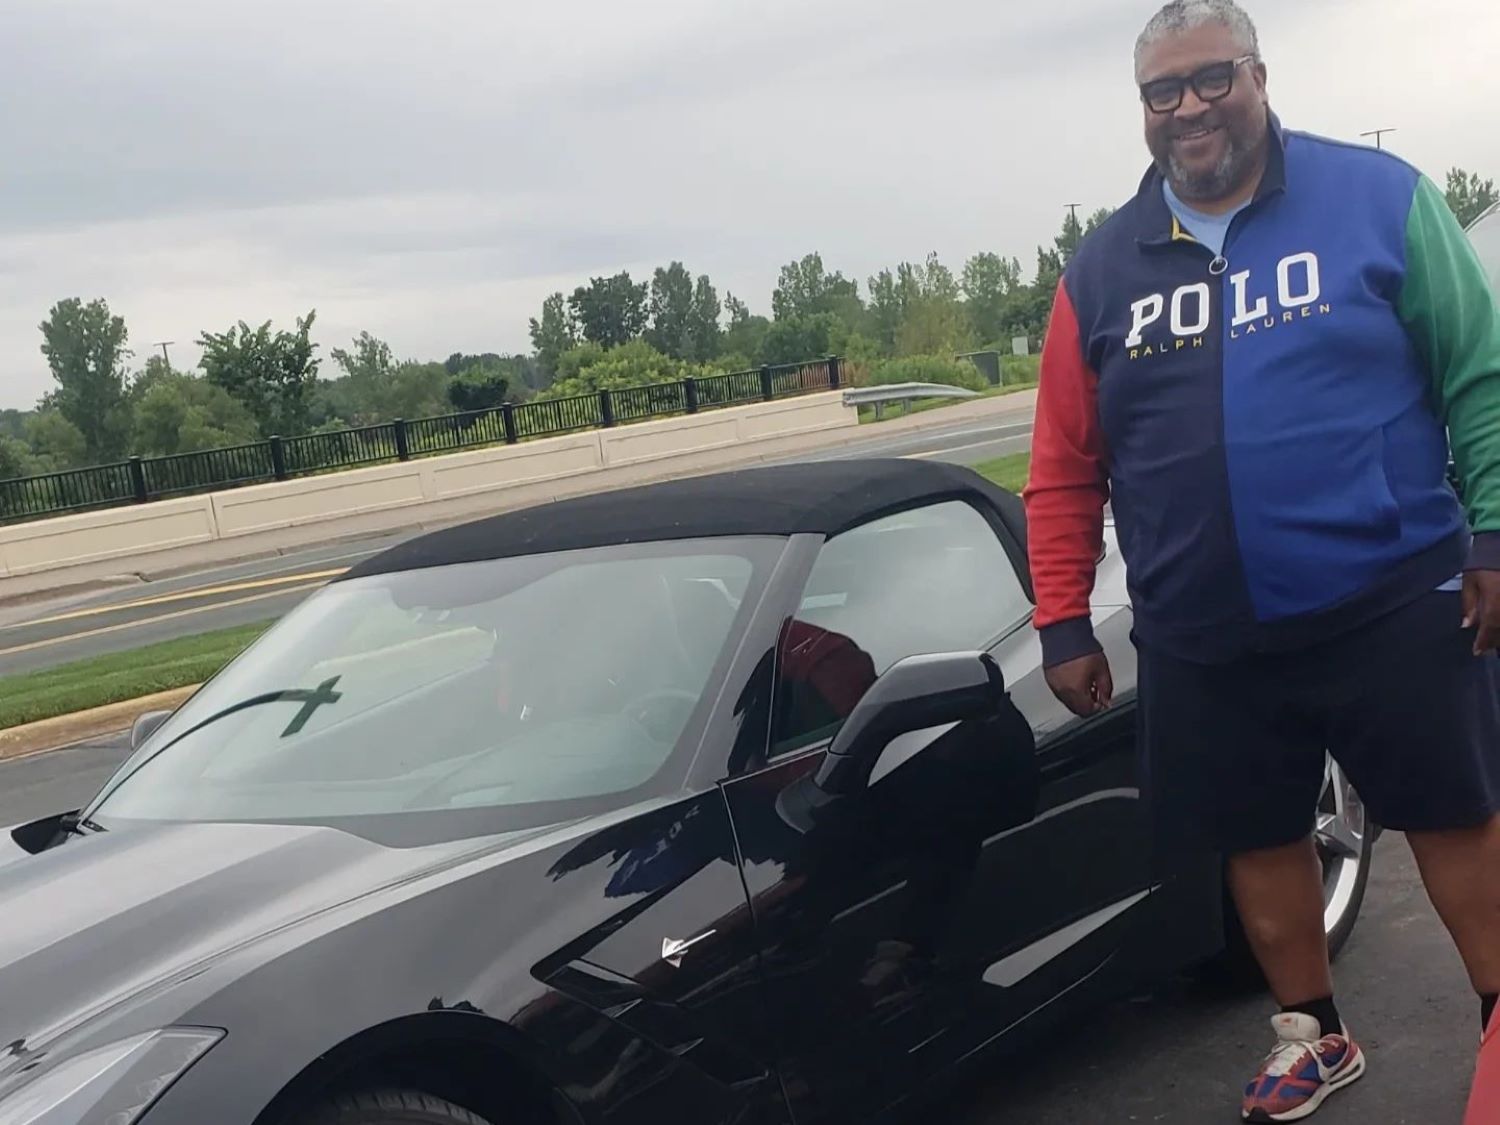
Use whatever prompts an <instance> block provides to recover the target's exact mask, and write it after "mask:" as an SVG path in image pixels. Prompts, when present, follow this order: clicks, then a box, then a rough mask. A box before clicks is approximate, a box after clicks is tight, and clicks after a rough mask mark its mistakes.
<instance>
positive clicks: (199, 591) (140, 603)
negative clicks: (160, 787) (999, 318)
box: [0, 410, 1031, 676]
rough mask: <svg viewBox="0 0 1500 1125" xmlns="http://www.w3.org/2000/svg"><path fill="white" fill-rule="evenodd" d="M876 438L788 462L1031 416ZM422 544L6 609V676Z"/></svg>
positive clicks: (1004, 449) (978, 438)
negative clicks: (372, 557) (362, 560)
mask: <svg viewBox="0 0 1500 1125" xmlns="http://www.w3.org/2000/svg"><path fill="white" fill-rule="evenodd" d="M872 430H873V431H874V432H872V435H871V437H870V438H869V439H868V440H862V441H858V442H855V443H853V444H850V445H845V446H840V447H837V448H833V449H826V450H819V451H816V452H814V453H810V454H805V455H802V456H799V457H793V458H786V459H785V462H794V461H823V460H835V459H838V460H842V459H847V458H851V457H871V456H875V457H923V458H931V459H934V460H941V461H948V462H952V463H955V464H977V463H979V462H981V461H987V460H990V459H992V458H995V457H1002V456H1006V455H1007V454H1011V453H1022V452H1025V451H1026V450H1027V449H1028V448H1029V447H1030V444H1031V412H1030V411H1029V410H1027V411H1023V412H1015V413H1009V414H1006V415H1004V416H1002V417H997V418H993V419H985V420H983V421H980V420H972V419H971V420H969V421H966V422H962V423H958V424H955V425H952V426H944V427H940V428H937V429H933V430H924V431H921V432H910V431H908V432H904V433H900V434H896V435H890V434H886V435H881V434H880V433H879V428H878V426H877V427H872ZM785 462H783V463H785ZM412 534H415V533H414V532H400V533H390V534H384V535H379V536H374V537H371V538H368V539H360V540H353V541H346V542H343V543H338V544H330V545H327V546H323V547H318V548H312V549H308V550H305V551H299V552H296V553H288V554H285V555H281V556H279V557H277V558H273V559H260V560H256V561H251V562H244V563H238V564H234V565H228V566H219V567H213V568H209V569H205V570H200V571H195V572H194V573H192V574H190V575H185V576H182V577H176V578H169V579H161V580H157V581H153V582H149V583H145V584H137V585H131V586H127V587H120V588H116V589H113V590H107V591H104V592H96V593H91V594H88V595H84V596H78V597H73V598H70V599H67V600H60V601H52V602H47V603H36V604H32V605H22V606H11V607H3V608H0V676H13V675H17V674H20V673H23V672H32V671H37V670H40V669H44V668H51V667H54V666H56V665H58V664H66V663H68V662H70V661H74V660H82V659H84V658H86V657H90V656H98V655H102V654H105V653H111V652H128V651H130V650H132V649H136V648H140V647H141V646H143V645H149V644H153V643H155V642H158V641H165V640H171V639H173V638H176V637H187V636H194V635H197V634H199V633H207V632H212V631H214V630H218V629H227V628H232V627H234V626H237V625H249V624H255V623H258V622H263V621H273V620H275V619H277V618H279V617H281V616H282V615H284V614H285V613H286V612H287V611H288V610H290V609H291V608H292V607H293V606H295V605H297V604H298V603H299V602H301V601H302V600H303V599H304V598H306V597H307V596H308V594H310V593H312V591H314V590H316V589H317V588H318V587H319V586H321V585H323V584H324V583H325V582H327V581H328V580H329V579H330V578H332V577H333V576H334V575H336V574H338V573H340V572H342V571H343V570H344V569H345V568H347V567H349V566H352V565H354V564H355V563H357V562H358V561H360V560H361V559H365V558H368V557H370V556H371V555H374V554H377V553H379V552H380V551H383V550H385V549H386V548H388V547H391V546H394V545H395V544H397V543H400V542H402V541H403V540H405V539H407V538H409V537H410V536H411V535H412Z"/></svg>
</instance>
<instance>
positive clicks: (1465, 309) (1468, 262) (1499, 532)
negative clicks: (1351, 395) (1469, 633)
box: [1398, 176, 1500, 570]
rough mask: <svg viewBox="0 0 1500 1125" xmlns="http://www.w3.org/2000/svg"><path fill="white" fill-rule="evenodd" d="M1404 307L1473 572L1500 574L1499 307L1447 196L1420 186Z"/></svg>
mask: <svg viewBox="0 0 1500 1125" xmlns="http://www.w3.org/2000/svg"><path fill="white" fill-rule="evenodd" d="M1398 307H1399V310H1400V315H1401V319H1402V321H1403V322H1404V323H1405V324H1406V328H1407V331H1408V332H1409V333H1410V335H1411V338H1412V340H1413V342H1414V343H1415V344H1416V346H1417V349H1418V351H1419V352H1420V353H1421V355H1422V357H1423V359H1425V360H1426V362H1427V367H1428V370H1429V371H1430V372H1431V373H1432V380H1433V390H1434V401H1435V403H1436V404H1437V408H1438V411H1439V416H1440V417H1441V418H1442V420H1443V422H1444V424H1445V425H1447V427H1448V441H1449V444H1450V446H1451V448H1452V450H1453V462H1454V466H1455V468H1456V469H1457V470H1458V479H1459V481H1460V482H1461V483H1462V485H1463V493H1464V503H1465V506H1466V507H1467V508H1468V514H1469V524H1470V526H1471V527H1472V528H1473V530H1474V533H1475V536H1474V548H1473V551H1472V553H1471V555H1470V559H1469V564H1468V567H1467V569H1470V570H1500V308H1497V307H1496V305H1495V295H1494V292H1493V291H1492V290H1491V288H1490V283H1489V279H1488V278H1487V277H1486V276H1485V273H1484V267H1483V266H1482V265H1481V264H1480V262H1479V256H1478V255H1477V254H1476V253H1475V252H1474V246H1473V244H1472V243H1471V242H1470V241H1469V239H1468V236H1467V235H1465V234H1464V232H1463V228H1462V227H1460V226H1459V223H1458V219H1457V218H1455V217H1454V214H1453V212H1452V211H1451V210H1450V209H1449V207H1448V203H1447V201H1446V200H1445V199H1444V198H1443V195H1442V193H1441V192H1440V191H1439V190H1438V188H1437V185H1436V184H1434V183H1433V182H1432V181H1431V180H1430V179H1428V178H1427V177H1426V176H1423V177H1421V178H1420V180H1419V181H1418V183H1417V191H1416V195H1415V197H1414V198H1413V200H1412V205H1411V212H1410V214H1409V215H1408V217H1407V224H1406V280H1405V282H1404V283H1403V285H1402V289H1401V299H1400V303H1399V306H1398Z"/></svg>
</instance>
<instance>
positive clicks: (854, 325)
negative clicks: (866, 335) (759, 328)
mask: <svg viewBox="0 0 1500 1125" xmlns="http://www.w3.org/2000/svg"><path fill="white" fill-rule="evenodd" d="M819 313H832V314H833V315H834V316H836V317H838V318H839V320H841V321H842V322H843V323H844V325H845V327H846V328H847V329H848V331H850V332H855V331H858V330H859V328H860V327H861V326H862V325H861V322H862V321H863V319H864V313H865V308H864V303H863V302H862V301H861V300H860V299H859V285H858V284H857V283H856V282H853V281H850V280H849V279H848V278H846V277H845V276H844V275H843V274H841V273H828V272H827V270H825V269H824V268H823V256H822V255H821V254H817V253H813V254H808V255H807V256H806V257H804V258H802V259H801V260H800V261H796V262H790V263H788V264H787V265H785V266H782V267H781V276H780V278H779V279H778V281H777V283H776V291H775V292H774V293H772V294H771V314H772V316H773V317H774V318H775V319H777V320H789V319H792V318H794V317H808V316H816V315H818V314H819Z"/></svg>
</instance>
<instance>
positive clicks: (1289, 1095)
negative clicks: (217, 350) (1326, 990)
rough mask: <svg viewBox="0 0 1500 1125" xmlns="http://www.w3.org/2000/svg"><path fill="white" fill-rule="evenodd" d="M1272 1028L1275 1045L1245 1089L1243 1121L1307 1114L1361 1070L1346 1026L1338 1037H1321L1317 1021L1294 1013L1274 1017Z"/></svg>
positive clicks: (1293, 1118) (1296, 1117)
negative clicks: (1274, 1030) (1274, 1034)
mask: <svg viewBox="0 0 1500 1125" xmlns="http://www.w3.org/2000/svg"><path fill="white" fill-rule="evenodd" d="M1271 1026H1272V1027H1274V1028H1275V1029H1276V1038H1277V1044H1276V1048H1275V1049H1274V1050H1273V1051H1272V1052H1271V1053H1270V1054H1269V1055H1267V1056H1266V1061H1265V1062H1264V1063H1262V1064H1261V1068H1260V1073H1259V1074H1257V1075H1256V1076H1255V1079H1254V1080H1253V1081H1252V1082H1251V1083H1250V1085H1248V1086H1246V1087H1245V1105H1244V1110H1243V1112H1242V1116H1243V1117H1244V1119H1245V1120H1246V1121H1261V1122H1267V1121H1301V1120H1302V1119H1303V1118H1304V1117H1311V1116H1312V1115H1313V1114H1314V1113H1316V1112H1317V1111H1318V1107H1319V1106H1320V1105H1322V1104H1323V1100H1324V1099H1325V1098H1327V1097H1328V1095H1329V1094H1331V1093H1333V1092H1334V1091H1335V1090H1341V1089H1343V1088H1344V1087H1345V1086H1347V1085H1349V1083H1351V1082H1353V1081H1354V1080H1355V1079H1357V1078H1358V1077H1359V1076H1360V1075H1362V1074H1363V1073H1364V1072H1365V1055H1364V1052H1363V1051H1361V1050H1360V1049H1359V1047H1358V1046H1357V1045H1356V1044H1355V1042H1354V1040H1353V1039H1351V1038H1349V1032H1348V1029H1347V1028H1345V1029H1344V1033H1343V1034H1342V1035H1323V1036H1320V1035H1319V1032H1321V1031H1322V1030H1323V1029H1322V1027H1320V1026H1319V1024H1318V1021H1317V1020H1316V1019H1314V1018H1313V1017H1312V1016H1305V1015H1302V1014H1300V1013H1297V1012H1286V1013H1283V1014H1281V1015H1279V1016H1275V1017H1273V1018H1272V1020H1271Z"/></svg>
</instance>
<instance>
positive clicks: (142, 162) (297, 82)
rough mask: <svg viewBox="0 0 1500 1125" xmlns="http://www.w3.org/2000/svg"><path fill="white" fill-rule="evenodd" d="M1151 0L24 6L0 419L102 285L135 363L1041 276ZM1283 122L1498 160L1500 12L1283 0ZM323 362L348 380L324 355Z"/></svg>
mask: <svg viewBox="0 0 1500 1125" xmlns="http://www.w3.org/2000/svg"><path fill="white" fill-rule="evenodd" d="M1155 6H1156V5H1155V4H1154V3H1150V2H1147V3H1137V2H1135V0H923V2H921V3H882V2H880V0H548V2H545V3H543V2H540V0H527V2H524V3H523V2H520V0H483V2H481V0H257V2H256V3H253V4H247V3H243V2H233V3H231V2H229V0H148V2H143V0H4V2H3V3H0V74H3V75H4V80H5V86H6V87H7V93H6V96H7V101H8V105H7V107H6V110H5V112H4V113H3V114H0V154H3V164H0V406H29V405H31V404H33V403H34V401H35V399H36V398H37V396H38V395H39V394H40V393H42V392H43V391H45V390H46V389H47V387H48V386H49V384H50V378H49V376H48V375H47V371H46V367H45V364H44V362H43V360H42V356H41V353H40V351H39V350H38V346H39V344H40V342H41V335H40V333H39V332H38V330H37V325H38V324H39V323H40V322H41V321H42V319H43V318H44V317H45V316H46V314H47V311H48V309H49V308H50V307H51V305H52V304H53V302H54V301H56V300H58V299H60V298H63V297H68V296H79V297H82V298H84V299H89V298H92V297H96V296H103V297H105V298H107V299H108V301H109V303H110V305H111V307H112V308H113V309H114V310H115V311H116V312H117V313H119V314H121V315H123V316H124V317H125V318H126V322H127V324H128V327H129V329H130V337H131V344H132V346H133V348H134V349H135V351H136V359H135V364H136V365H139V364H140V363H143V362H144V360H145V357H146V355H147V354H149V352H150V349H151V345H152V343H153V342H154V341H157V340H162V339H167V340H175V341H177V343H176V345H175V347H174V348H173V350H172V359H173V362H174V364H175V365H178V366H181V365H184V364H191V363H195V362H196V361H197V358H198V354H197V348H196V347H195V346H194V345H193V341H195V340H196V339H197V337H198V335H199V333H200V332H201V331H203V330H204V329H212V330H216V331H217V330H222V329H224V328H227V327H229V326H230V325H231V324H233V323H234V322H235V321H237V320H240V319H244V320H247V321H249V322H251V323H252V324H256V323H259V322H261V321H263V320H266V319H272V320H274V321H275V322H276V323H277V324H278V325H280V326H286V327H290V326H291V323H292V320H293V318H294V317H295V316H297V315H299V314H302V313H305V312H306V311H307V310H308V309H309V308H312V307H316V308H317V310H318V327H317V330H316V338H317V339H318V340H319V341H320V342H321V343H322V344H323V348H324V351H323V354H324V355H325V357H326V355H327V351H328V349H330V348H331V347H334V346H338V345H341V344H344V343H346V342H347V341H348V339H349V338H350V337H352V336H354V335H355V334H356V333H357V332H359V331H360V330H361V329H368V330H369V331H370V332H372V333H374V334H375V335H377V336H380V337H383V338H384V339H386V340H387V341H389V342H390V344H391V345H392V347H393V348H394V349H395V351H396V352H397V354H398V355H399V356H402V357H411V358H421V359H427V358H442V357H444V356H446V355H447V354H448V353H450V352H453V351H513V350H525V349H528V348H529V341H528V338H527V332H526V322H527V318H528V317H529V316H532V315H534V314H535V313H536V312H537V310H538V308H539V306H540V304H541V301H542V299H543V298H544V297H545V296H546V295H547V294H548V293H549V292H552V291H554V290H557V289H563V290H565V291H571V290H572V288H573V287H574V286H575V285H577V284H579V283H581V282H583V281H585V280H586V279H587V278H588V277H589V276H590V275H594V274H603V273H613V272H616V271H618V270H620V269H622V268H626V269H629V270H631V271H632V272H633V273H634V274H635V275H636V276H637V278H641V277H649V275H650V271H651V269H652V268H653V267H655V266H657V265H662V264H665V263H667V262H668V261H670V260H672V259H680V260H682V261H684V262H685V263H686V264H687V266H688V268H689V269H691V270H692V271H693V272H694V273H700V272H706V273H708V274H710V275H711V276H712V278H713V280H714V281H715V283H716V284H717V285H718V287H719V291H720V294H721V296H722V295H723V293H724V291H725V290H726V289H727V290H731V291H733V292H734V293H735V294H736V295H738V296H740V297H741V298H743V299H745V300H747V301H748V302H749V304H750V306H751V308H752V309H754V310H756V311H760V312H766V313H769V305H770V292H771V289H772V287H773V286H774V284H775V279H776V273H777V269H778V267H779V266H780V265H781V264H782V263H783V262H786V261H788V260H790V259H792V258H794V257H799V256H801V255H802V254H804V253H806V252H808V251H810V250H814V249H816V250H820V251H821V252H822V254H823V257H824V261H825V263H827V264H828V266H829V267H830V268H836V269H840V270H843V271H844V272H845V273H846V274H847V275H849V276H852V277H855V278H857V279H858V280H859V281H860V285H861V291H863V290H864V287H865V282H866V279H867V278H868V277H869V276H870V274H871V273H873V272H875V271H876V270H878V269H880V268H881V267H882V266H886V265H894V264H895V263H896V262H898V261H900V260H902V259H911V260H919V259H920V258H922V257H923V256H925V255H926V254H927V252H928V251H931V250H935V251H937V252H938V253H939V254H940V255H942V257H943V258H944V260H945V261H947V262H948V263H949V264H950V265H951V266H953V268H954V269H955V270H957V269H958V268H960V267H961V265H962V262H963V260H964V259H965V258H966V257H967V256H968V255H970V254H972V253H974V252H976V251H979V250H995V251H999V252H1001V253H1004V254H1007V255H1015V256H1017V257H1019V258H1020V259H1021V261H1022V264H1023V267H1024V268H1025V269H1026V270H1027V271H1028V273H1029V271H1030V270H1031V269H1032V267H1033V265H1034V262H1035V247H1036V244H1037V243H1038V242H1041V241H1045V240H1047V239H1049V238H1050V237H1051V236H1052V234H1054V233H1055V232H1056V230H1057V228H1058V225H1059V222H1060V219H1061V216H1062V215H1063V204H1064V203H1068V202H1080V203H1082V204H1083V205H1084V206H1085V207H1086V208H1088V209H1089V210H1092V209H1093V208H1095V207H1098V206H1103V205H1116V204H1118V203H1119V202H1121V201H1122V200H1123V199H1124V198H1125V197H1127V196H1128V195H1129V194H1130V193H1131V192H1132V191H1133V190H1134V187H1135V184H1136V182H1137V180H1138V179H1139V176H1140V174H1141V172H1142V170H1143V168H1144V166H1145V159H1146V158H1145V150H1144V147H1143V145H1142V142H1141V139H1140V122H1139V114H1140V108H1139V103H1138V102H1137V101H1136V100H1135V97H1134V91H1133V88H1132V85H1131V78H1132V74H1131V57H1130V56H1131V47H1132V44H1133V42H1134V38H1135V35H1136V33H1137V32H1138V31H1139V29H1140V27H1141V25H1142V24H1144V22H1145V20H1146V19H1147V18H1148V17H1149V16H1150V14H1151V12H1152V11H1153V10H1154V9H1155ZM1251 14H1252V15H1253V16H1255V17H1256V19H1257V21H1258V23H1259V24H1260V31H1261V44H1262V49H1263V51H1264V52H1265V55H1266V58H1267V62H1268V65H1269V67H1270V72H1271V78H1270V82H1271V98H1272V105H1273V106H1274V107H1275V108H1276V109H1277V111H1278V112H1279V113H1280V114H1281V115H1282V117H1283V119H1284V120H1285V121H1286V123H1287V124H1288V125H1291V126H1293V127H1297V128H1304V129H1311V130H1314V131H1317V132H1321V133H1325V134H1328V135H1332V136H1337V137H1343V138H1349V139H1354V138H1356V136H1357V134H1358V133H1359V132H1360V131H1362V130H1365V129H1373V128H1376V127H1386V126H1394V127H1398V128H1399V130H1400V131H1399V132H1398V133H1396V134H1394V135H1393V136H1389V137H1387V138H1386V143H1387V145H1388V146H1389V147H1391V148H1393V149H1395V150H1396V151H1398V152H1400V153H1401V155H1403V156H1405V157H1406V158H1407V159H1409V160H1411V161H1413V162H1414V163H1416V164H1417V165H1419V166H1420V167H1422V168H1423V169H1424V170H1426V171H1428V172H1429V173H1430V174H1432V175H1433V177H1434V178H1435V179H1438V180H1439V182H1441V180H1442V174H1443V172H1444V171H1445V170H1446V169H1447V168H1448V167H1449V166H1451V165H1454V164H1457V165H1461V166H1464V167H1466V168H1472V169H1474V170H1478V171H1481V172H1483V174H1485V175H1486V176H1495V177H1496V178H1500V67H1497V66H1496V63H1495V59H1496V57H1497V51H1500V48H1497V44H1500V7H1496V6H1495V5H1494V4H1493V3H1491V2H1490V0H1420V2H1418V0H1260V2H1259V3H1255V4H1253V6H1252V7H1251ZM328 367H329V365H328V364H327V363H325V371H326V370H328Z"/></svg>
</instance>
